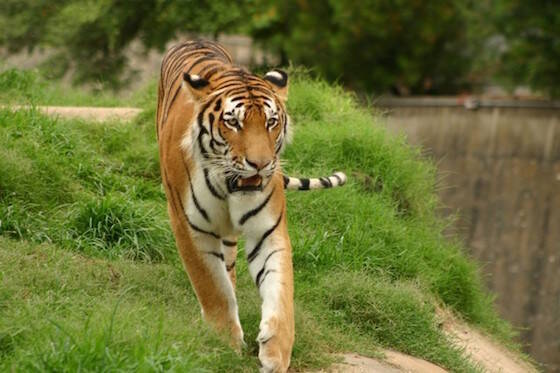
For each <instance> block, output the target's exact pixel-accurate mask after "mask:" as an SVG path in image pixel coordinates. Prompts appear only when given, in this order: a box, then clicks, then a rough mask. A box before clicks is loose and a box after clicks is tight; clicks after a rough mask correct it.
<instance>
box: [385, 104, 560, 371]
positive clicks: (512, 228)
mask: <svg viewBox="0 0 560 373" xmlns="http://www.w3.org/2000/svg"><path fill="white" fill-rule="evenodd" d="M559 118H560V111H558V110H556V111H554V110H550V111H547V110H528V109H481V110H478V111H467V110H465V109H463V108H394V109H391V110H390V111H389V115H388V117H387V123H388V126H389V128H390V129H391V130H393V131H398V132H404V133H406V134H407V136H408V138H409V142H411V143H413V144H421V145H422V146H423V147H424V148H425V149H426V152H427V154H428V155H429V156H431V157H433V158H434V159H435V160H436V161H437V165H438V172H439V175H440V180H441V182H440V188H439V189H440V192H439V193H440V195H441V199H442V201H443V204H444V205H445V208H444V212H445V213H454V212H455V211H457V210H458V211H459V218H458V220H457V222H456V229H457V231H458V233H459V234H460V236H462V237H463V238H464V241H465V243H466V245H467V247H468V248H469V249H470V252H471V253H472V255H473V256H474V257H475V258H477V259H478V260H479V261H480V262H481V263H482V264H483V269H484V273H485V275H486V280H487V283H488V285H489V287H490V288H491V289H492V290H494V292H495V293H496V294H497V299H496V303H497V306H498V309H499V311H500V312H501V313H502V314H503V315H504V316H505V317H506V318H507V319H509V320H510V321H511V322H512V323H513V325H515V326H517V327H519V328H521V329H520V334H521V339H522V342H523V343H524V344H525V345H526V351H527V352H529V353H530V354H531V355H532V356H534V357H535V358H536V359H537V360H538V361H539V362H542V363H545V364H547V365H546V366H545V367H544V368H545V370H547V371H551V372H560V119H559Z"/></svg>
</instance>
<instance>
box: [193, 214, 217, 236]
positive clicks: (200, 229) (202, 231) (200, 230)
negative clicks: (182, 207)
mask: <svg viewBox="0 0 560 373" xmlns="http://www.w3.org/2000/svg"><path fill="white" fill-rule="evenodd" d="M185 218H186V219H187V222H188V223H189V225H190V226H191V228H192V229H193V230H195V231H197V232H200V233H204V234H207V235H209V236H212V237H214V238H217V239H218V240H219V239H220V236H218V235H217V234H216V233H214V232H210V231H206V230H204V229H202V228H199V227H197V226H196V225H194V224H193V222H192V221H191V219H189V216H188V215H187V214H185Z"/></svg>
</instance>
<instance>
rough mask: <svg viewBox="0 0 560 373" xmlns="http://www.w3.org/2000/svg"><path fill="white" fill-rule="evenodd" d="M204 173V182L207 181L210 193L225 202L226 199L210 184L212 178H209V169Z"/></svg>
mask: <svg viewBox="0 0 560 373" xmlns="http://www.w3.org/2000/svg"><path fill="white" fill-rule="evenodd" d="M203 171H204V180H205V181H206V186H207V187H208V190H209V191H210V193H211V194H212V195H213V196H214V197H216V198H217V199H221V200H224V199H225V198H226V197H224V196H222V195H221V194H220V193H218V191H217V190H216V188H215V187H214V185H212V183H211V182H210V178H209V177H208V169H207V168H205V169H204V170H203Z"/></svg>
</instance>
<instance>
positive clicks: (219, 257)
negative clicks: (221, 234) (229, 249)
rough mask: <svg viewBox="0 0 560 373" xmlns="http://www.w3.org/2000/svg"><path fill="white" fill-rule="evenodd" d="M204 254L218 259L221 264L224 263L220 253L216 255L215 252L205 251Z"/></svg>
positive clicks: (222, 255)
mask: <svg viewBox="0 0 560 373" xmlns="http://www.w3.org/2000/svg"><path fill="white" fill-rule="evenodd" d="M206 254H208V255H213V256H215V257H216V258H218V259H220V260H221V261H222V262H223V261H224V254H222V253H217V252H215V251H206Z"/></svg>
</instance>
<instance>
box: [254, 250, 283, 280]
mask: <svg viewBox="0 0 560 373" xmlns="http://www.w3.org/2000/svg"><path fill="white" fill-rule="evenodd" d="M280 251H284V249H276V250H273V251H272V252H271V253H270V254H268V255H267V257H266V259H265V260H264V263H263V266H262V268H261V270H260V271H259V273H258V274H257V277H256V278H255V284H257V287H260V286H261V284H262V283H263V282H264V278H263V279H262V281H259V280H260V278H261V276H262V275H263V273H264V270H265V268H266V263H267V262H268V259H270V257H271V256H272V255H274V254H276V253H278V252H280ZM268 272H269V271H267V273H268ZM265 277H266V274H265Z"/></svg>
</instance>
